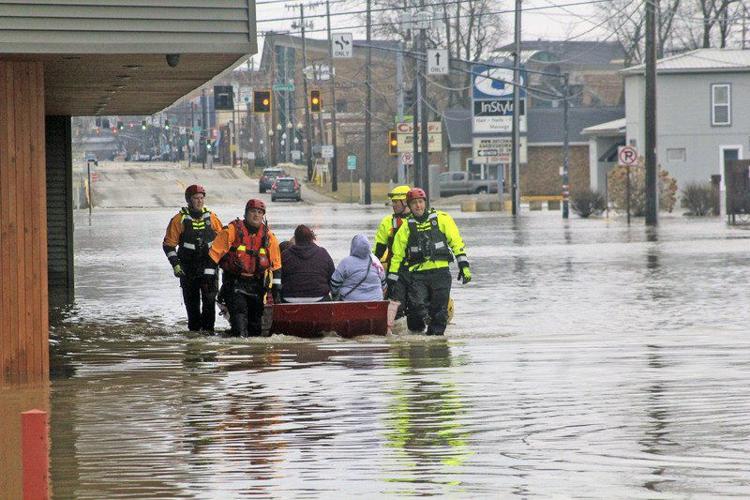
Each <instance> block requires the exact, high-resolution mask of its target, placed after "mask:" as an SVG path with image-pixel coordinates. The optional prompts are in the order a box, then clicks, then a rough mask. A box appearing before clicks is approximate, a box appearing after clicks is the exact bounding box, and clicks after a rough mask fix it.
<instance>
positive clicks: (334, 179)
mask: <svg viewBox="0 0 750 500" xmlns="http://www.w3.org/2000/svg"><path fill="white" fill-rule="evenodd" d="M326 23H327V25H328V78H329V81H330V82H331V145H333V158H331V191H333V192H336V191H338V190H339V180H338V179H339V175H338V161H337V160H338V155H339V153H338V148H337V145H336V81H335V78H334V68H333V45H332V40H333V39H332V38H331V3H330V1H329V0H326Z"/></svg>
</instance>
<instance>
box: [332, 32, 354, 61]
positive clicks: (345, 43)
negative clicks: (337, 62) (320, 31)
mask: <svg viewBox="0 0 750 500" xmlns="http://www.w3.org/2000/svg"><path fill="white" fill-rule="evenodd" d="M352 45H353V44H352V34H351V33H337V34H335V35H333V36H332V37H331V54H333V57H334V58H336V59H348V58H350V57H352Z"/></svg>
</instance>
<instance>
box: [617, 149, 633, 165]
mask: <svg viewBox="0 0 750 500" xmlns="http://www.w3.org/2000/svg"><path fill="white" fill-rule="evenodd" d="M617 162H618V163H619V164H620V165H624V166H627V167H632V166H634V165H637V164H638V150H637V149H635V147H633V146H619V147H618V148H617Z"/></svg>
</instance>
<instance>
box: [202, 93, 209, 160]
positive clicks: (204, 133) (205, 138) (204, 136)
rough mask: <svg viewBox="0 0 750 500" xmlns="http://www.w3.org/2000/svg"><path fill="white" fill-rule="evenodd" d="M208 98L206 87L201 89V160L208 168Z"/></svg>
mask: <svg viewBox="0 0 750 500" xmlns="http://www.w3.org/2000/svg"><path fill="white" fill-rule="evenodd" d="M207 100H208V99H207V98H206V89H205V88H203V89H201V160H202V162H203V168H204V169H205V168H206V161H207V158H206V157H207V156H208V154H207V153H208V128H207V127H206V124H207V122H208V103H207Z"/></svg>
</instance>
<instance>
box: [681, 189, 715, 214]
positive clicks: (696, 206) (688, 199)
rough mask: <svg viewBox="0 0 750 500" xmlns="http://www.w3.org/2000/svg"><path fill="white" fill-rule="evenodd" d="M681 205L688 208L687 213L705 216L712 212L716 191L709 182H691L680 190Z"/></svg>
mask: <svg viewBox="0 0 750 500" xmlns="http://www.w3.org/2000/svg"><path fill="white" fill-rule="evenodd" d="M682 206H683V207H685V208H687V209H688V210H689V212H688V215H696V216H700V217H702V216H705V215H711V214H713V213H714V207H715V206H716V193H715V192H714V189H713V186H711V183H710V182H706V183H699V182H692V183H690V184H688V185H687V186H685V189H683V190H682Z"/></svg>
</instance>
